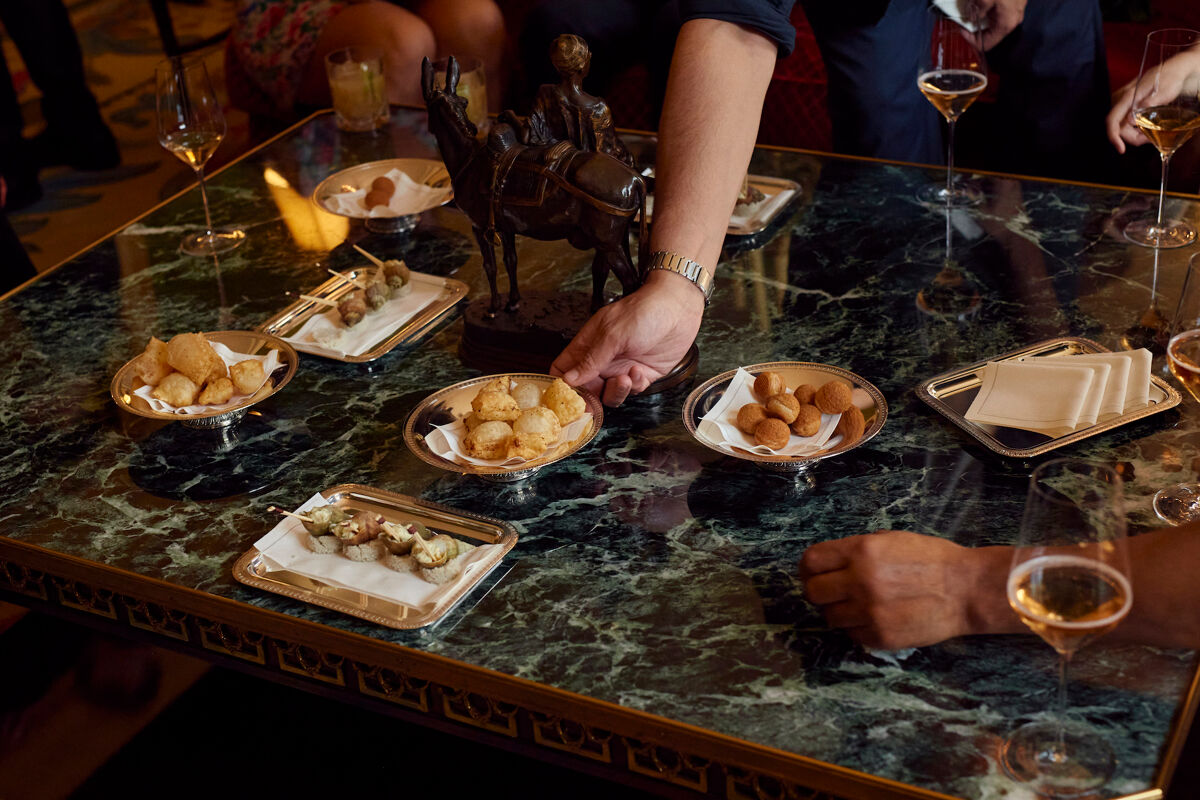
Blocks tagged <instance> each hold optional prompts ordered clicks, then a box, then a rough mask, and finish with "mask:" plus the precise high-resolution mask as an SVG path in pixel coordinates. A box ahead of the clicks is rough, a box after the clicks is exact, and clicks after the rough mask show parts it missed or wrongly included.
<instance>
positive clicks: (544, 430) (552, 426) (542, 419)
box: [512, 406, 562, 440]
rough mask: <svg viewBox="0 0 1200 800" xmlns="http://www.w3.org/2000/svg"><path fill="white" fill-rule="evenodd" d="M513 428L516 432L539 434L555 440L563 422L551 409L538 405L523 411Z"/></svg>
mask: <svg viewBox="0 0 1200 800" xmlns="http://www.w3.org/2000/svg"><path fill="white" fill-rule="evenodd" d="M512 428H513V433H514V434H518V435H520V434H537V435H539V436H545V437H546V438H547V440H553V439H557V438H558V435H559V433H561V432H562V423H560V422H559V421H558V415H557V414H555V413H554V412H553V411H551V410H550V409H548V408H543V407H541V406H536V407H534V408H527V409H525V410H524V411H522V412H521V416H519V417H517V421H516V422H514V423H513V426H512Z"/></svg>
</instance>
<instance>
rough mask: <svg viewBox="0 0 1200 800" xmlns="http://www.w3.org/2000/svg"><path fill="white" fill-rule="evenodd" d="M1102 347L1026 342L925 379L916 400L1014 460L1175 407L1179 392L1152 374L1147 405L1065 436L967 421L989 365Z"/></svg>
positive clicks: (1064, 340) (1063, 340)
mask: <svg viewBox="0 0 1200 800" xmlns="http://www.w3.org/2000/svg"><path fill="white" fill-rule="evenodd" d="M1107 352H1110V351H1109V350H1107V349H1105V348H1104V347H1102V346H1101V345H1099V344H1097V343H1096V342H1093V341H1091V340H1090V339H1080V338H1077V337H1072V336H1063V337H1059V338H1057V339H1047V340H1046V341H1044V342H1038V343H1036V344H1031V345H1029V346H1028V347H1022V348H1021V349H1020V350H1014V351H1013V352H1011V353H1005V354H1004V355H999V356H995V357H993V358H987V359H984V360H983V361H980V362H978V363H975V364H971V365H969V366H966V367H960V368H958V369H953V370H950V371H949V372H943V373H942V374H941V375H938V376H936V377H933V378H930V379H929V380H927V381H925V382H924V383H922V384H921V385H920V386H918V387H917V396H918V397H920V398H921V399H922V400H924V401H925V402H926V403H928V404H929V405H930V406H931V407H932V408H933V409H934V410H935V411H937V412H938V413H939V414H941V415H942V416H943V417H945V418H946V419H948V420H950V421H951V422H953V423H954V424H955V425H957V426H958V427H960V428H962V429H963V430H964V431H966V432H967V433H968V434H970V435H971V436H972V437H974V438H975V439H976V440H977V441H978V442H979V443H980V444H982V445H983V446H984V447H986V448H988V449H989V450H991V451H992V452H994V453H999V454H1000V455H1002V456H1010V457H1013V458H1029V457H1031V456H1040V455H1042V454H1043V453H1048V452H1050V451H1051V450H1056V449H1058V448H1059V447H1063V446H1064V445H1068V444H1073V443H1075V442H1078V441H1082V440H1083V439H1087V438H1089V437H1091V436H1095V435H1096V434H1098V433H1104V432H1105V431H1110V430H1112V429H1113V428H1117V427H1120V426H1121V425H1124V424H1126V423H1128V422H1133V421H1134V420H1137V419H1142V418H1143V417H1148V416H1150V415H1151V414H1157V413H1158V412H1160V411H1166V410H1167V409H1168V408H1174V407H1175V406H1177V405H1179V403H1180V401H1181V400H1182V398H1181V397H1180V395H1179V392H1177V391H1176V390H1175V388H1174V387H1172V386H1171V385H1170V384H1169V383H1167V382H1166V381H1164V380H1163V379H1162V378H1160V377H1158V376H1157V375H1153V374H1152V375H1151V376H1150V402H1149V403H1148V404H1147V405H1146V406H1144V407H1142V408H1139V409H1135V410H1133V411H1130V412H1128V413H1125V414H1121V415H1119V416H1116V417H1113V418H1112V419H1109V420H1105V421H1104V422H1097V423H1096V424H1095V425H1091V426H1089V427H1087V428H1084V429H1082V430H1078V431H1073V432H1072V433H1068V434H1066V435H1064V436H1057V437H1051V436H1047V435H1046V434H1044V433H1035V432H1033V431H1024V430H1019V429H1017V428H1004V427H1000V426H998V425H980V424H977V423H974V422H971V421H970V420H968V419H967V418H966V417H965V416H964V415H965V414H966V413H967V409H968V408H970V407H971V402H972V401H973V400H974V399H975V395H976V394H978V393H979V387H980V385H981V383H982V378H981V371H982V370H983V368H984V367H985V366H987V364H988V362H990V361H1015V360H1017V359H1021V358H1025V357H1027V356H1028V357H1037V358H1056V357H1059V356H1070V355H1078V354H1085V353H1107Z"/></svg>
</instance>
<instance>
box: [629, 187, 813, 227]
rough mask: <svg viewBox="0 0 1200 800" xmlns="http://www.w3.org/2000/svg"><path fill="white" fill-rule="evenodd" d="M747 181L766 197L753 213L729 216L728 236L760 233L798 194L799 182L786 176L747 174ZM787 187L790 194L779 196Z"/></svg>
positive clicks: (649, 211) (649, 212) (650, 213)
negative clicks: (744, 216) (744, 215)
mask: <svg viewBox="0 0 1200 800" xmlns="http://www.w3.org/2000/svg"><path fill="white" fill-rule="evenodd" d="M747 181H748V182H749V184H750V185H751V186H752V187H754V188H755V189H758V190H759V191H760V192H762V193H763V194H764V195H766V198H765V199H764V200H763V201H762V202H761V203H759V205H758V207H757V208H756V209H755V210H754V213H753V214H751V215H750V216H749V217H746V218H744V219H743V218H741V217H738V216H737V215H734V216H733V217H731V218H730V220H729V227H728V228H727V229H726V231H725V232H726V233H727V234H729V235H730V236H753V235H754V234H756V233H761V232H762V231H764V230H766V228H767V226H768V225H770V224H771V223H772V222H773V221H774V220H775V219H776V218H777V217H778V216H779V215H780V214H782V213H783V211H784V210H785V209H786V208H787V207H788V206H790V205H791V204H792V202H793V201H794V200H795V199H796V198H797V197H799V196H800V184H798V183H796V182H795V181H793V180H788V179H787V178H773V177H770V176H767V175H749V176H747ZM789 189H790V190H791V192H792V194H791V196H789V197H787V198H780V197H779V195H780V194H781V193H782V192H784V191H787V190H789ZM653 200H654V195H650V198H649V201H648V202H647V204H646V220H647V221H651V220H652V219H653V217H654V204H653Z"/></svg>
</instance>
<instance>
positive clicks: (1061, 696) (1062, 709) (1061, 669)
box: [1055, 653, 1071, 753]
mask: <svg viewBox="0 0 1200 800" xmlns="http://www.w3.org/2000/svg"><path fill="white" fill-rule="evenodd" d="M1070 664H1071V654H1070V653H1059V655H1058V713H1057V714H1056V715H1055V716H1056V717H1057V718H1058V752H1059V753H1062V752H1063V751H1064V750H1065V749H1066V743H1065V741H1064V739H1063V728H1064V723H1065V722H1066V720H1067V668H1068V667H1069V666H1070Z"/></svg>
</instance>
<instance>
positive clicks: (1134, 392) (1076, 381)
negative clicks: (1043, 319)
mask: <svg viewBox="0 0 1200 800" xmlns="http://www.w3.org/2000/svg"><path fill="white" fill-rule="evenodd" d="M979 377H980V379H981V380H982V385H981V386H980V387H979V394H977V395H976V396H975V400H974V402H972V403H971V407H970V408H968V409H967V413H966V414H965V416H966V418H967V419H969V420H970V421H971V422H977V423H981V424H985V425H1000V426H1003V427H1006V428H1020V429H1021V430H1026V431H1035V432H1037V433H1042V434H1045V435H1046V436H1053V437H1058V436H1065V435H1067V434H1068V433H1073V432H1075V431H1078V430H1083V429H1084V428H1088V427H1091V426H1092V425H1095V424H1096V423H1097V422H1105V421H1107V420H1109V419H1112V418H1113V417H1117V416H1120V415H1122V414H1127V413H1129V412H1130V411H1134V410H1136V409H1139V408H1142V407H1144V406H1145V405H1147V404H1148V403H1149V402H1150V351H1149V350H1146V349H1145V348H1142V349H1140V350H1131V351H1124V352H1120V353H1087V354H1080V355H1073V356H1057V357H1040V358H1039V357H1027V358H1024V359H1022V360H1020V361H993V362H989V363H988V364H987V366H985V367H984V368H983V369H982V370H980V372H979Z"/></svg>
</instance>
